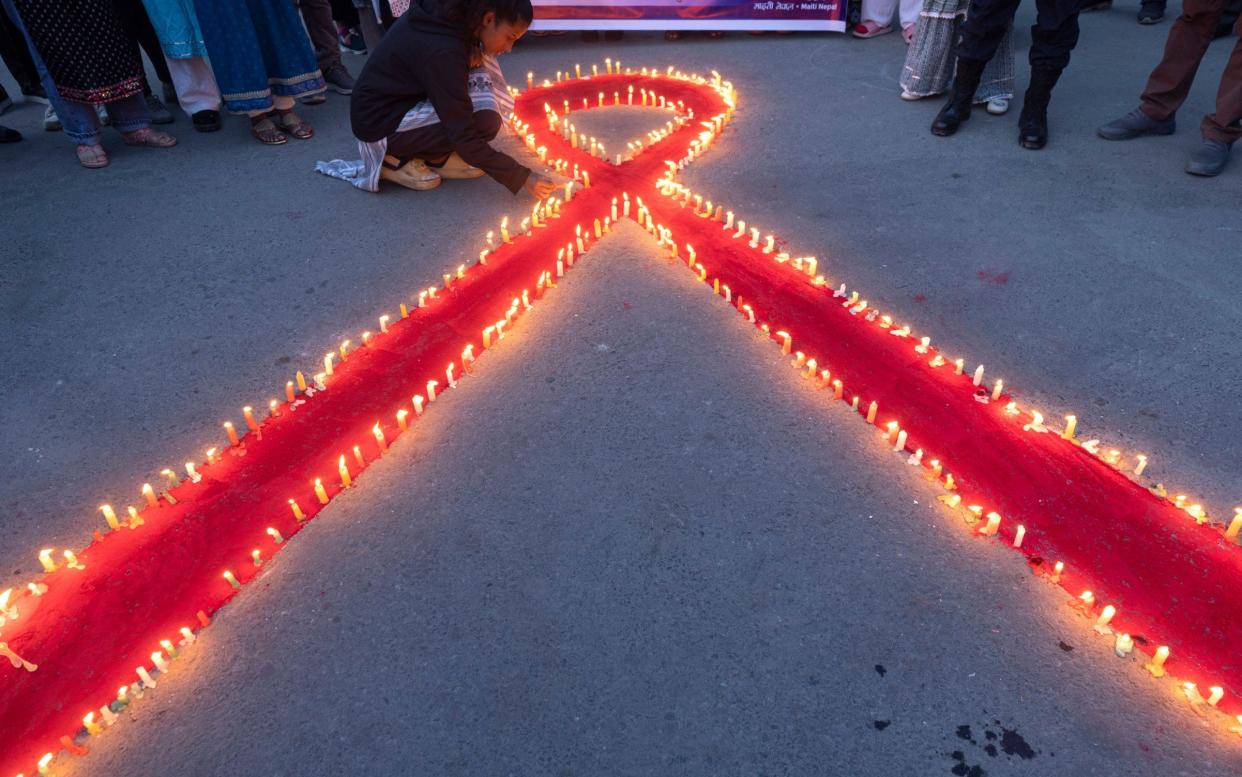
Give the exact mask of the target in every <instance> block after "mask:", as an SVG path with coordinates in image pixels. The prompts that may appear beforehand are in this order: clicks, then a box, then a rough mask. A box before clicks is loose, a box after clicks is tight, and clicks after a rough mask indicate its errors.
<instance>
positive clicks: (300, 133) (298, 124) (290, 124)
mask: <svg viewBox="0 0 1242 777" xmlns="http://www.w3.org/2000/svg"><path fill="white" fill-rule="evenodd" d="M273 121H275V122H276V126H277V127H280V128H281V129H282V130H284V131H285V132H288V133H289V134H290V135H292V136H293V137H295V138H297V139H298V140H309V139H310V138H313V137H315V128H314V127H312V126H311V125H310V124H309V123H307V122H306V121H304V120H303V119H302V117H301V116H299V115H297V114H296V113H294V112H293V111H292V110H288V111H282V110H277V111H276V114H275V116H274V117H273Z"/></svg>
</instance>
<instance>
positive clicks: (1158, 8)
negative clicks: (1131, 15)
mask: <svg viewBox="0 0 1242 777" xmlns="http://www.w3.org/2000/svg"><path fill="white" fill-rule="evenodd" d="M1164 4H1165V0H1143V3H1142V5H1140V6H1139V12H1138V23H1139V24H1156V23H1157V22H1159V21H1160V20H1161V19H1163V18H1164Z"/></svg>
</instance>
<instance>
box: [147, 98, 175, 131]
mask: <svg viewBox="0 0 1242 777" xmlns="http://www.w3.org/2000/svg"><path fill="white" fill-rule="evenodd" d="M146 98H147V110H148V111H150V112H151V123H152V124H172V123H173V115H172V112H171V111H169V110H168V108H167V107H166V106H165V105H164V103H163V102H161V101H160V98H158V97H156V96H155V95H154V94H149V95H147V96H146Z"/></svg>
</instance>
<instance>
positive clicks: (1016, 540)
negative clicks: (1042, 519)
mask: <svg viewBox="0 0 1242 777" xmlns="http://www.w3.org/2000/svg"><path fill="white" fill-rule="evenodd" d="M1024 539H1026V527H1025V526H1023V525H1022V524H1018V531H1017V532H1016V533H1015V534H1014V535H1013V546H1014V547H1015V548H1020V547H1022V540H1024Z"/></svg>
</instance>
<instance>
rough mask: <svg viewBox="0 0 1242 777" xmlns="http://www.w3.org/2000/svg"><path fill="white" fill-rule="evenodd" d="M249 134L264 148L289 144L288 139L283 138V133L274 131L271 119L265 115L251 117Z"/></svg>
mask: <svg viewBox="0 0 1242 777" xmlns="http://www.w3.org/2000/svg"><path fill="white" fill-rule="evenodd" d="M250 134H251V135H254V137H255V139H256V140H258V141H259V142H260V143H262V144H263V145H265V146H281V145H284V144H285V143H288V142H289V138H287V137H285V133H283V132H281V131H280V130H278V129H276V125H275V123H273V122H272V117H271V116H269V115H267V114H261V115H259V116H253V117H251V119H250Z"/></svg>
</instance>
